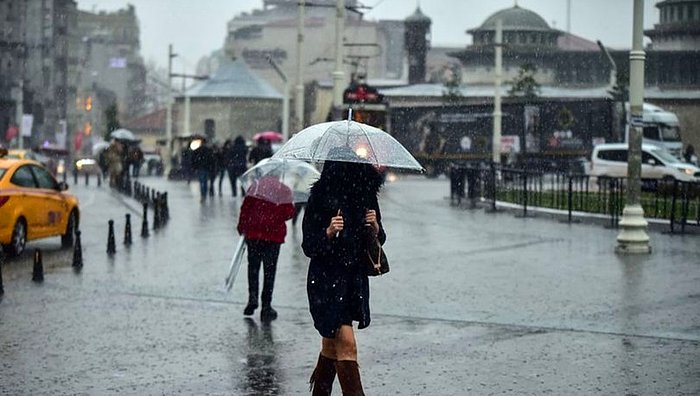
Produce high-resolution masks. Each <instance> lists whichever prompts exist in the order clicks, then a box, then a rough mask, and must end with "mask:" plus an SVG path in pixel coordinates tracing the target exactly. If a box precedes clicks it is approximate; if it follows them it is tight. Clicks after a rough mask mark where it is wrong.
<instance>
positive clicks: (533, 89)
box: [508, 63, 540, 99]
mask: <svg viewBox="0 0 700 396" xmlns="http://www.w3.org/2000/svg"><path fill="white" fill-rule="evenodd" d="M535 74H537V66H535V65H534V64H532V63H525V64H523V65H521V66H520V70H518V76H517V77H515V78H514V79H513V81H511V84H512V86H511V88H510V91H508V95H510V96H514V97H522V98H525V99H534V98H536V97H538V96H539V95H540V84H539V83H538V82H537V80H535Z"/></svg>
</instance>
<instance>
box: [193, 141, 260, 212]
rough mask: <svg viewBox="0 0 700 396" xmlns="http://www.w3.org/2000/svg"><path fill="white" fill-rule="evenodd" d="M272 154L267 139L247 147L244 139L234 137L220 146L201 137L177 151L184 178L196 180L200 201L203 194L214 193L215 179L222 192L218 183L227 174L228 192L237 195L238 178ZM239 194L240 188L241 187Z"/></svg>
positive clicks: (220, 188)
mask: <svg viewBox="0 0 700 396" xmlns="http://www.w3.org/2000/svg"><path fill="white" fill-rule="evenodd" d="M269 157H272V144H271V142H270V141H269V140H266V139H259V140H258V141H257V143H256V145H255V147H253V148H252V149H250V150H249V149H248V146H247V144H246V141H245V139H244V138H243V137H242V136H237V137H236V138H235V139H233V140H231V139H228V140H226V141H225V142H224V144H223V145H221V146H220V145H218V144H210V143H208V142H207V141H206V140H205V139H201V144H200V145H199V146H198V147H185V148H183V150H182V152H181V154H180V161H181V163H180V166H181V168H182V172H183V173H184V177H185V178H186V179H187V181H188V182H189V181H190V180H191V179H192V178H193V177H196V178H197V180H198V182H199V188H200V194H201V195H200V197H201V200H202V201H204V200H205V199H206V197H207V196H214V194H215V191H216V189H215V187H216V185H217V179H218V192H219V195H222V193H223V189H222V187H223V186H222V184H223V181H224V178H225V177H226V175H228V179H229V183H230V184H231V193H232V195H233V196H234V197H235V196H237V195H238V192H239V186H238V178H239V177H240V176H241V175H242V174H243V173H245V171H246V170H248V166H249V165H250V166H254V165H255V164H257V163H258V162H260V161H262V160H263V159H265V158H269ZM240 192H241V196H243V195H244V191H243V189H242V187H241V189H240Z"/></svg>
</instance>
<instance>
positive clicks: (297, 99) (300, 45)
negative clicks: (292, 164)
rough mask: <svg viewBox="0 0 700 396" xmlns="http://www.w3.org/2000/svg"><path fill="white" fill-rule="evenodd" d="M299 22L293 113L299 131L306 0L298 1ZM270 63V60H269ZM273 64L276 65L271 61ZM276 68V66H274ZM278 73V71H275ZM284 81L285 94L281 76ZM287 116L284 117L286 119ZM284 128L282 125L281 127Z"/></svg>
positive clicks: (301, 120)
mask: <svg viewBox="0 0 700 396" xmlns="http://www.w3.org/2000/svg"><path fill="white" fill-rule="evenodd" d="M298 7H299V21H298V22H299V24H298V26H297V59H296V60H297V64H296V69H297V70H296V74H297V76H296V77H297V78H296V85H295V87H294V91H295V92H294V94H295V96H294V107H295V109H294V113H295V116H296V117H295V121H296V123H295V125H294V129H295V130H296V131H300V130H302V129H303V128H304V75H303V74H304V72H303V68H302V67H303V64H302V62H301V58H302V48H303V43H304V23H305V22H304V19H305V16H304V13H305V9H306V2H305V0H300V1H299V5H298ZM270 62H271V63H272V61H270ZM273 66H276V65H275V64H274V63H273ZM276 70H277V68H276ZM277 73H279V71H278V72H277ZM282 79H283V80H284V81H285V88H284V90H285V95H287V91H288V88H287V77H286V76H285V77H283V78H282ZM285 104H287V100H286V99H285ZM288 118H289V117H287V118H285V120H287V119H288ZM282 129H284V127H282ZM287 138H288V136H285V140H286V139H287Z"/></svg>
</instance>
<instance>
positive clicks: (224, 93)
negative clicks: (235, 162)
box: [173, 58, 282, 143]
mask: <svg viewBox="0 0 700 396" xmlns="http://www.w3.org/2000/svg"><path fill="white" fill-rule="evenodd" d="M187 96H188V97H189V101H190V111H189V120H190V122H189V127H188V126H186V125H185V119H186V114H187V113H186V108H185V100H186V98H185V96H184V95H180V96H177V97H176V98H175V106H174V109H175V111H176V112H177V114H178V116H177V117H176V118H173V125H174V128H173V129H174V131H175V132H174V133H173V134H174V135H177V134H184V135H187V134H200V135H204V136H206V137H207V139H209V140H212V141H216V142H219V143H221V142H223V141H224V140H226V139H232V138H235V137H236V136H238V135H241V136H243V137H244V138H246V139H248V140H250V139H251V138H252V137H253V135H254V134H255V133H257V132H262V131H268V130H274V131H279V130H280V129H281V124H282V94H281V93H279V92H278V91H277V90H276V89H275V88H274V87H272V85H270V84H269V83H267V82H266V81H265V80H263V79H262V78H261V77H259V76H257V75H256V74H255V73H254V72H253V71H252V70H251V69H250V67H249V66H248V65H247V64H246V63H245V62H244V61H243V60H242V59H231V58H222V60H221V63H220V65H219V67H218V69H217V71H216V72H214V74H212V75H211V77H210V78H209V79H208V80H205V81H201V82H199V83H197V84H195V85H194V86H192V87H190V88H189V89H188V90H187Z"/></svg>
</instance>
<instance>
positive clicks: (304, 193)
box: [240, 158, 321, 204]
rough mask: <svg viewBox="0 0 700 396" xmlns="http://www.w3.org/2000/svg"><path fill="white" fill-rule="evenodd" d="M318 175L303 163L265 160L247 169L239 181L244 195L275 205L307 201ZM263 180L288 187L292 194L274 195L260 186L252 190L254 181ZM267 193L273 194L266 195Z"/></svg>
mask: <svg viewBox="0 0 700 396" xmlns="http://www.w3.org/2000/svg"><path fill="white" fill-rule="evenodd" d="M320 175H321V174H320V173H319V171H318V170H316V168H314V167H313V166H312V165H309V164H308V163H306V162H303V161H298V160H288V159H283V158H266V159H264V160H262V161H260V162H259V163H258V164H257V165H255V166H254V167H252V168H250V169H248V171H247V172H245V173H244V174H243V175H241V177H240V180H241V184H242V185H243V188H244V189H245V190H246V191H248V193H246V195H250V194H251V193H252V194H257V197H258V198H261V199H265V200H267V201H270V202H273V203H276V204H283V203H300V202H306V201H307V200H308V199H309V190H310V189H311V185H312V184H313V183H314V182H316V180H318V178H319V176H320ZM264 178H272V179H275V180H276V181H277V182H278V183H281V184H283V185H285V186H286V187H288V188H289V189H290V190H291V192H292V195H291V197H290V196H288V195H286V193H284V194H276V191H267V190H265V189H260V186H258V187H257V188H258V189H257V190H255V189H253V188H252V187H253V184H254V183H255V182H256V181H259V180H260V181H262V180H263V179H264ZM266 183H267V182H266ZM268 192H271V193H274V194H267V193H268ZM254 196H256V195H254Z"/></svg>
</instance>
